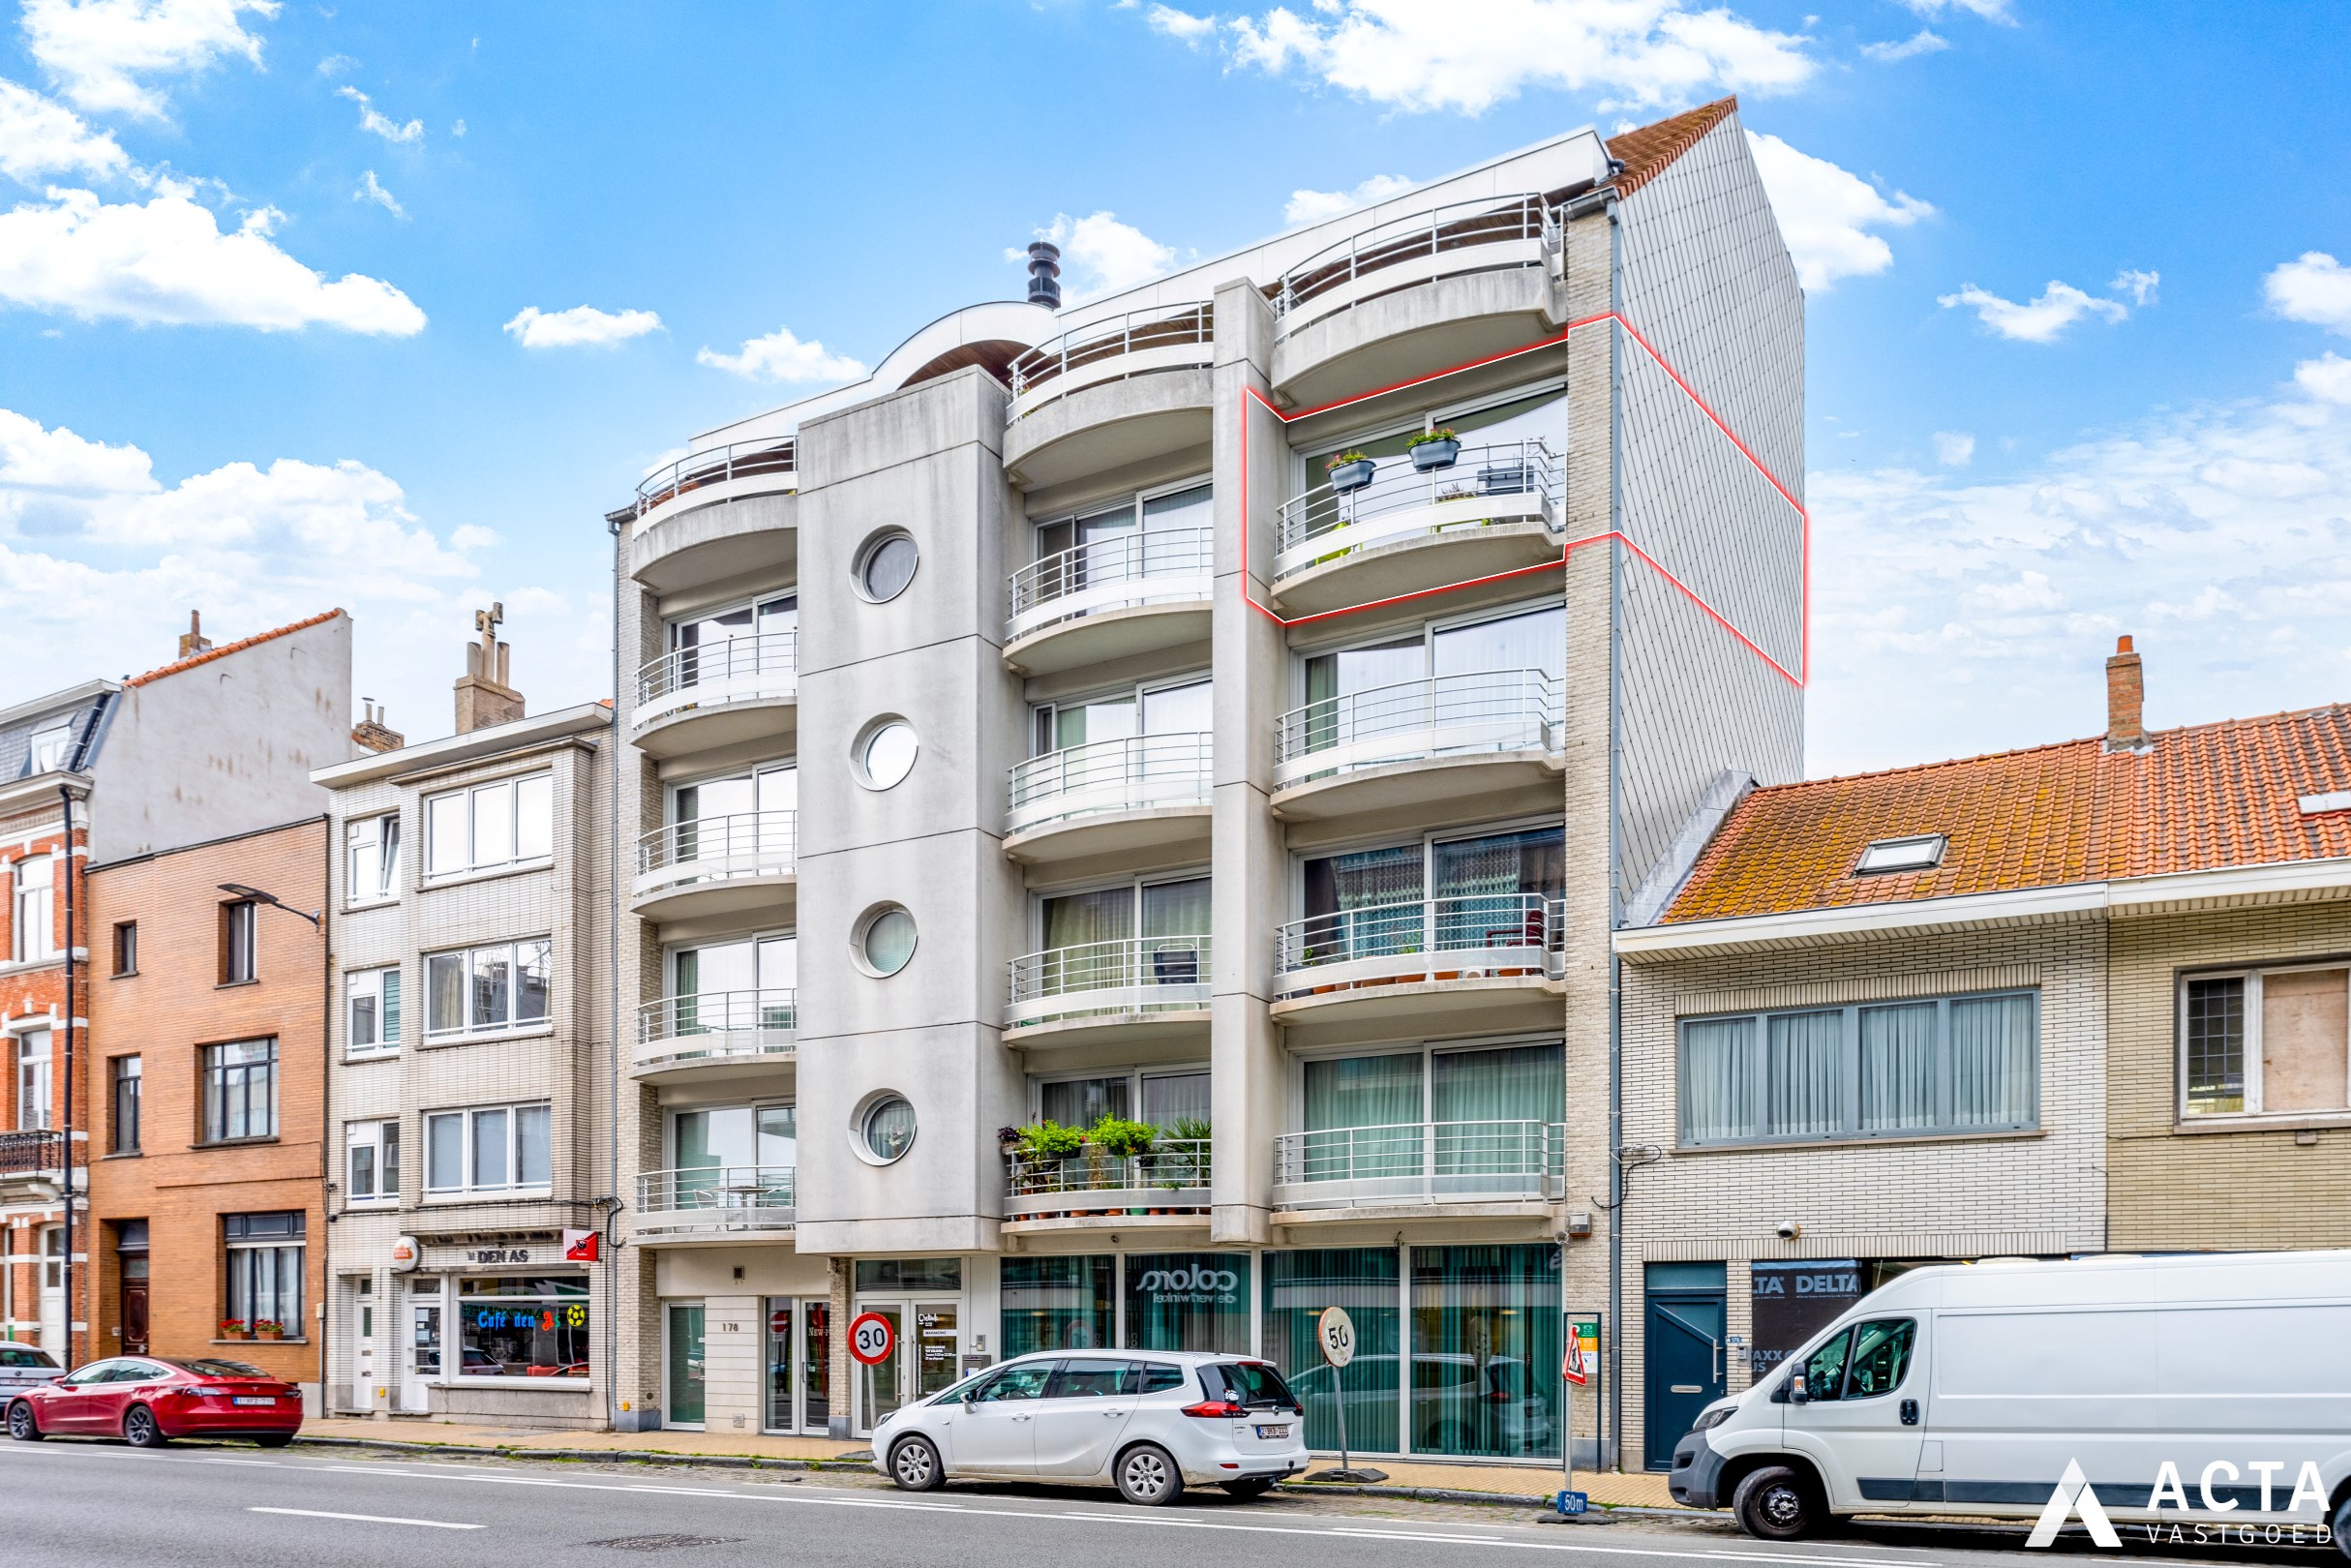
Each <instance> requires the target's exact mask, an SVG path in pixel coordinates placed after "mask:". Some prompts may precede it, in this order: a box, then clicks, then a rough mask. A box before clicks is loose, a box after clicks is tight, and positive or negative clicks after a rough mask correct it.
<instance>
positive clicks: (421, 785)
mask: <svg viewBox="0 0 2351 1568" xmlns="http://www.w3.org/2000/svg"><path fill="white" fill-rule="evenodd" d="M498 618H499V612H498V611H497V609H495V608H493V609H491V610H487V611H483V612H480V613H479V614H478V615H477V616H476V618H475V619H476V625H477V628H478V630H479V631H480V640H479V641H478V642H477V643H475V644H472V645H470V646H468V648H467V673H466V675H465V676H463V677H461V678H459V679H458V681H457V686H456V733H455V734H453V735H451V736H449V737H447V738H446V739H438V740H430V741H422V742H417V743H414V744H409V743H406V742H405V741H404V739H403V738H402V737H400V736H398V735H396V734H393V733H391V732H389V731H388V730H384V729H383V728H382V726H381V724H380V722H379V721H377V723H376V727H375V730H374V731H373V732H372V733H371V734H370V735H369V736H368V738H367V739H368V741H369V743H370V746H371V749H370V751H369V752H368V754H367V755H364V756H361V757H358V758H357V759H355V760H353V761H351V762H347V763H344V764H341V765H340V766H337V767H333V768H326V769H319V771H318V772H317V774H316V777H317V780H318V782H319V783H320V784H321V785H323V786H324V787H325V788H326V790H327V792H328V795H329V798H330V806H329V811H328V830H329V833H330V835H331V837H332V841H333V845H334V864H333V867H332V871H331V877H330V889H329V894H328V908H329V913H330V919H331V921H332V924H331V927H330V929H331V931H332V934H333V944H332V956H331V960H330V969H329V979H328V983H329V985H330V987H331V992H332V996H333V1005H332V1013H331V1016H330V1018H329V1021H328V1026H327V1064H328V1065H327V1083H328V1105H329V1111H328V1124H327V1125H328V1130H329V1131H328V1137H329V1140H330V1142H331V1143H332V1144H333V1145H334V1148H335V1154H334V1161H333V1164H334V1170H333V1174H332V1175H331V1176H330V1178H329V1181H328V1184H327V1191H326V1231H327V1237H328V1240H327V1246H326V1273H327V1281H326V1290H327V1301H328V1313H329V1315H328V1321H329V1326H330V1334H329V1342H328V1355H327V1366H326V1383H327V1387H326V1398H327V1403H328V1407H329V1409H331V1410H333V1411H336V1412H344V1413H370V1414H380V1415H387V1416H388V1415H393V1414H400V1415H412V1416H427V1417H435V1416H437V1417H449V1418H457V1419H477V1420H488V1421H494V1422H497V1423H499V1424H501V1425H511V1426H529V1427H602V1426H604V1425H606V1424H607V1422H608V1421H609V1412H608V1410H607V1405H606V1399H607V1394H608V1391H609V1390H610V1388H611V1386H612V1382H611V1373H610V1367H611V1365H612V1363H611V1359H610V1351H609V1335H610V1327H609V1323H610V1318H609V1315H608V1314H609V1312H610V1308H611V1302H612V1299H613V1298H612V1290H611V1278H610V1272H609V1269H606V1268H600V1267H599V1266H598V1264H599V1261H600V1259H601V1257H602V1255H603V1254H602V1226H603V1224H604V1221H605V1219H606V1218H607V1214H608V1211H609V1210H610V1208H611V1207H612V1205H611V1203H610V1201H609V1198H608V1194H609V1193H610V1192H611V1191H612V1183H613V1178H614V1171H613V1168H612V1164H611V1145H610V1142H609V1139H608V1137H607V1136H606V1134H605V1129H607V1128H608V1127H609V1125H610V1118H611V1107H612V1099H611V1083H612V1073H613V1070H614V1067H615V1063H614V1060H613V1056H612V1051H611V1035H610V1032H609V1030H608V1028H607V1020H608V1010H609V1007H610V1001H611V990H610V974H611V969H610V952H609V950H610V944H611V941H612V929H611V926H610V924H609V923H608V911H609V909H610V907H611V897H612V890H611V886H610V882H609V877H610V869H611V860H610V856H611V833H610V828H611V811H612V797H611V775H610V772H609V769H610V768H611V766H612V762H611V749H610V748H611V728H612V709H611V707H610V706H609V705H607V704H604V703H585V704H581V705H578V706H576V707H570V708H563V709H556V710H555V711H553V712H550V713H544V714H540V715H537V716H530V715H527V714H526V712H525V711H524V702H523V697H522V694H521V693H520V692H519V691H518V690H516V689H515V687H514V685H513V684H512V681H511V678H510V670H509V659H510V654H509V650H508V648H507V645H506V644H504V643H503V642H501V641H500V640H499V639H498V637H497V623H498ZM373 717H374V716H373V715H371V719H373Z"/></svg>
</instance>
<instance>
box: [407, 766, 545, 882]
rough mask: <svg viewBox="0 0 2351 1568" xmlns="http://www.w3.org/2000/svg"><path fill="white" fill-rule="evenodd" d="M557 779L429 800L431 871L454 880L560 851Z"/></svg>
mask: <svg viewBox="0 0 2351 1568" xmlns="http://www.w3.org/2000/svg"><path fill="white" fill-rule="evenodd" d="M554 835H555V775H554V774H553V773H531V774H528V775H527V776H525V777H522V778H506V779H500V780H498V781H497V783H495V784H477V785H475V786H474V787H473V788H471V789H469V790H456V791H453V792H451V793H450V794H447V795H436V796H433V797H431V798H429V799H427V800H426V801H425V873H426V875H428V876H435V877H446V876H454V875H456V874H457V873H458V872H461V871H486V870H495V869H497V867H499V866H504V865H522V864H526V863H527V862H529V861H532V860H543V859H547V858H548V857H549V856H550V855H552V854H553V853H554V852H555V837H554Z"/></svg>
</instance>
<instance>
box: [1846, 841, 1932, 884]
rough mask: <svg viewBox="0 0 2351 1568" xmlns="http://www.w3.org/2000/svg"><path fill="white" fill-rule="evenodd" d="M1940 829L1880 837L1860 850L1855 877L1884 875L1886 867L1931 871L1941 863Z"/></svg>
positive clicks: (1886, 870)
mask: <svg viewBox="0 0 2351 1568" xmlns="http://www.w3.org/2000/svg"><path fill="white" fill-rule="evenodd" d="M1944 842H1945V841H1944V836H1943V835H1942V834H1941V833H1926V834H1923V835H1921V836H1919V837H1916V838H1881V839H1879V840H1878V841H1877V842H1876V843H1874V844H1872V845H1870V846H1869V848H1867V849H1865V850H1863V851H1862V852H1861V859H1859V860H1858V861H1856V862H1855V863H1854V876H1856V877H1875V876H1884V874H1886V873H1887V872H1889V871H1931V870H1933V869H1934V868H1935V867H1936V866H1939V865H1941V864H1942V863H1943V849H1944Z"/></svg>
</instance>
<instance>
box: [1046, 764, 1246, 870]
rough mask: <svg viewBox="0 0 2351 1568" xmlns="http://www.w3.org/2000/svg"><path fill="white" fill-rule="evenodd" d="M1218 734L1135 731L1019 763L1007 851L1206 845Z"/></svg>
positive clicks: (1098, 851) (1068, 852) (1061, 853)
mask: <svg viewBox="0 0 2351 1568" xmlns="http://www.w3.org/2000/svg"><path fill="white" fill-rule="evenodd" d="M1213 739H1214V738H1213V737H1211V736H1209V735H1207V734H1204V733H1202V734H1185V735H1137V736H1130V737H1128V738H1126V739H1120V740H1096V741H1092V742H1090V743H1088V744H1086V745H1082V746H1070V747H1068V748H1066V749H1064V750H1061V751H1048V752H1046V753H1045V754H1044V755H1043V756H1041V757H1031V758H1030V759H1029V760H1028V761H1027V762H1024V763H1017V764H1015V765H1014V766H1013V768H1012V778H1011V798H1010V810H1009V812H1008V813H1007V817H1006V823H1005V829H1006V837H1005V841H1004V848H1005V853H1006V854H1008V855H1010V856H1011V857H1012V859H1016V860H1027V861H1036V860H1041V859H1072V858H1075V857H1078V856H1085V855H1103V854H1110V853H1114V852H1123V851H1130V850H1138V849H1146V848H1153V847H1158V846H1161V845H1168V844H1182V843H1188V842H1191V841H1193V840H1197V841H1198V842H1199V843H1201V844H1202V845H1205V844H1206V843H1207V840H1208V805H1209V790H1210V787H1211V781H1210V776H1209V768H1210V761H1211V758H1212V756H1213V755H1214V750H1215V748H1214V745H1213Z"/></svg>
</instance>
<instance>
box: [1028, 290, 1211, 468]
mask: <svg viewBox="0 0 2351 1568" xmlns="http://www.w3.org/2000/svg"><path fill="white" fill-rule="evenodd" d="M1216 336H1217V331H1216V307H1215V305H1214V304H1212V303H1211V302H1209V301H1207V300H1188V301H1184V302H1182V303H1179V304H1172V305H1153V306H1148V307H1146V308H1144V309H1142V310H1137V311H1130V312H1128V313H1127V314H1126V315H1124V316H1113V317H1102V318H1100V319H1099V320H1093V321H1087V322H1084V323H1082V324H1080V325H1077V326H1073V327H1071V328H1070V330H1069V331H1067V332H1064V333H1063V334H1061V335H1060V336H1059V337H1056V338H1052V339H1048V340H1047V341H1046V342H1044V343H1041V344H1039V345H1038V346H1037V347H1034V348H1031V349H1029V350H1028V351H1027V352H1026V353H1023V354H1021V355H1019V356H1018V357H1016V358H1015V359H1013V360H1012V362H1011V363H1010V365H1009V366H1008V367H1006V374H1007V377H1008V378H1009V379H1010V383H1011V389H1012V396H1011V399H1010V402H1008V403H1007V404H1006V406H1005V423H1006V426H1007V428H1006V431H1005V439H1004V462H1005V467H1006V468H1008V469H1009V470H1011V471H1012V473H1013V474H1014V475H1015V479H1016V482H1017V483H1018V484H1019V485H1020V487H1021V488H1022V489H1024V490H1035V489H1039V488H1041V487H1044V486H1048V485H1056V484H1061V483H1063V482H1065V481H1067V480H1070V479H1074V478H1078V477H1080V476H1082V475H1086V474H1100V473H1108V472H1111V471H1112V470H1115V469H1118V468H1124V467H1131V466H1133V465H1135V464H1138V463H1143V462H1148V461H1150V460H1152V459H1154V458H1160V457H1164V456H1166V455H1167V454H1169V453H1171V452H1177V451H1182V450H1184V449H1186V448H1189V447H1203V448H1204V447H1206V446H1207V445H1208V442H1209V438H1210V401H1211V392H1210V384H1211V377H1210V375H1209V368H1210V366H1211V365H1213V364H1214V363H1215V359H1216Z"/></svg>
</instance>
